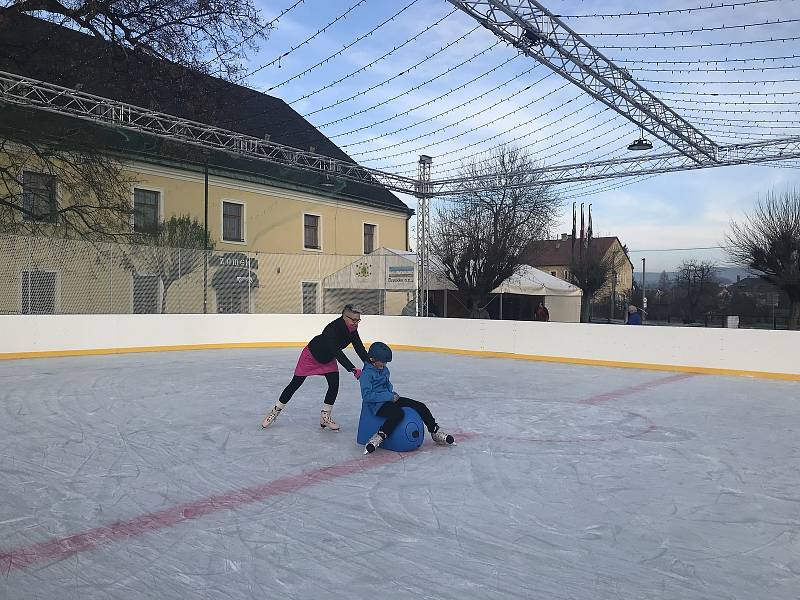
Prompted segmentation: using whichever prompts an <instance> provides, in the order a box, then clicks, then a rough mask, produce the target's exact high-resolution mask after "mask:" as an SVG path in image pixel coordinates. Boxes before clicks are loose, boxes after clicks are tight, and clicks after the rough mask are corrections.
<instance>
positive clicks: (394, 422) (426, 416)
mask: <svg viewBox="0 0 800 600" xmlns="http://www.w3.org/2000/svg"><path fill="white" fill-rule="evenodd" d="M404 406H408V407H409V408H413V409H414V410H415V411H417V412H418V413H419V416H420V417H422V422H423V423H425V427H427V428H428V431H430V432H431V433H433V432H434V431H436V429H438V426H437V425H436V419H434V418H433V415H432V414H431V411H430V410H429V409H428V407H427V406H425V404H423V403H422V402H419V401H417V400H412V399H411V398H403V397H400V398H399V399H398V400H397V402H384V403H383V405H382V406H381V407H380V408H379V409H378V412H377V413H376V414H377V415H378V416H379V417H386V420H385V421H384V422H383V427H381V431H382V432H383V433H385V434H386V435H387V437H388V436H389V435H391V434H392V432H393V431H394V430H395V428H396V427H397V426H398V425H399V424H400V422H401V421H402V420H403V417H404V416H405V413H404V412H403V407H404Z"/></svg>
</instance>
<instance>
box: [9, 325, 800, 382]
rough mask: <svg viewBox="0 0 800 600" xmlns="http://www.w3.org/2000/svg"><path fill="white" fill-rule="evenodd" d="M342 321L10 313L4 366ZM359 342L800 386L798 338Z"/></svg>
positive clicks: (243, 338) (450, 337)
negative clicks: (18, 361)
mask: <svg viewBox="0 0 800 600" xmlns="http://www.w3.org/2000/svg"><path fill="white" fill-rule="evenodd" d="M335 317H336V315H274V314H273V315H196V314H194V315H188V314H184V315H7V316H0V332H2V333H1V334H0V360H3V359H6V360H10V359H28V358H47V357H67V356H86V355H104V354H127V353H139V352H165V351H184V350H223V349H227V350H229V349H237V348H238V349H245V348H301V347H303V346H305V344H306V341H307V340H309V339H311V338H312V337H313V336H314V335H316V334H318V333H319V332H320V331H321V329H322V327H323V326H324V325H325V324H326V323H328V322H329V321H330V320H331V319H333V318H335ZM361 334H362V336H364V338H366V339H370V340H373V341H374V340H377V339H380V340H381V341H384V342H386V343H388V344H390V345H392V346H393V347H394V348H396V349H398V350H413V351H421V352H434V353H442V354H452V355H465V356H476V357H485V358H510V359H516V360H527V361H541V362H551V363H564V364H579V365H589V366H602V367H618V368H628V369H646V370H654V371H670V372H684V373H701V374H711V375H732V376H747V377H758V378H765V379H780V380H787V381H800V361H797V360H796V358H795V357H796V355H797V352H796V348H797V347H798V341H800V332H795V331H762V330H748V329H705V328H686V327H647V326H645V327H626V326H622V325H602V324H579V323H536V322H522V321H486V320H466V319H434V318H425V319H423V318H411V317H386V316H373V315H364V321H363V322H362V326H361ZM628 357H631V358H634V357H635V360H628ZM351 358H352V357H351Z"/></svg>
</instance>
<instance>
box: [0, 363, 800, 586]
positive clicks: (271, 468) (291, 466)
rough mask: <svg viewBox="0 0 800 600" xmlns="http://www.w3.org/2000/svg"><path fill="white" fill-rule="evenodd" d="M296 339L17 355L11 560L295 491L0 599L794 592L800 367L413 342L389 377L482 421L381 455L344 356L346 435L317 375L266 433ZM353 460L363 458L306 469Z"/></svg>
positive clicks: (4, 464) (46, 570)
mask: <svg viewBox="0 0 800 600" xmlns="http://www.w3.org/2000/svg"><path fill="white" fill-rule="evenodd" d="M348 352H349V354H350V355H351V357H353V358H354V357H355V355H354V353H353V352H352V351H348ZM298 353H299V350H295V349H265V350H221V351H196V352H167V353H153V354H129V355H120V356H99V357H74V358H53V359H36V360H23V361H2V362H0V555H3V554H6V555H7V554H8V553H10V552H16V553H19V552H21V551H23V552H24V551H25V549H28V550H29V551H30V549H32V548H34V549H35V548H41V547H42V546H41V544H43V543H46V542H49V541H51V540H58V539H63V538H66V537H68V536H72V535H74V534H80V533H85V532H91V531H92V530H94V529H95V528H98V527H102V526H106V525H110V524H113V523H115V522H118V521H120V522H131V521H132V520H135V519H137V518H140V517H142V515H151V514H154V513H159V511H164V510H166V509H170V508H171V507H176V506H181V505H186V504H192V503H203V502H204V501H207V499H208V498H210V497H213V496H219V495H225V494H231V493H233V492H236V491H238V490H248V489H250V490H252V489H271V488H264V486H266V485H267V484H269V483H270V482H282V481H292V482H294V486H295V487H294V488H293V489H289V490H287V491H281V490H280V486H279V488H276V491H275V492H274V493H272V492H268V493H266V494H265V497H263V498H262V499H260V500H257V501H248V500H247V499H246V498H245V499H244V500H241V501H239V502H234V503H233V504H232V505H231V506H230V507H228V508H220V509H218V510H214V511H212V512H210V513H209V514H206V515H204V516H201V517H199V518H190V519H186V520H182V521H181V522H178V523H176V524H172V525H170V524H168V523H164V524H158V523H156V524H154V525H153V527H152V528H151V529H149V530H147V531H145V532H142V533H140V534H138V535H133V536H128V537H126V536H119V537H118V538H116V539H113V540H110V541H108V543H102V544H99V545H96V546H95V547H92V548H88V549H84V550H82V551H79V552H75V553H72V554H68V553H66V552H64V555H63V556H60V557H57V558H50V559H47V558H45V557H41V558H40V559H39V560H35V561H33V562H32V563H31V564H29V565H27V566H25V567H21V568H13V567H12V568H10V569H9V562H8V560H7V559H6V560H5V565H4V564H2V562H0V598H2V599H3V600H5V599H8V600H31V599H43V600H45V599H51V598H52V599H56V598H58V599H61V598H63V599H75V600H77V599H80V600H85V599H98V600H99V599H130V600H133V599H137V600H138V599H143V598H153V599H156V598H157V599H159V600H173V599H175V600H177V599H194V598H202V599H223V598H224V599H235V600H238V599H251V598H252V599H255V598H258V599H272V598H276V599H277V598H281V599H308V600H312V599H313V600H318V599H320V598H343V599H344V598H346V599H348V600H361V599H365V600H366V599H372V598H382V599H387V600H388V599H389V598H392V599H394V598H430V599H437V600H439V599H459V600H462V599H466V598H470V599H471V598H475V599H479V600H491V599H497V600H501V599H503V600H505V599H509V598H526V599H528V598H535V599H538V598H543V599H548V600H555V599H576V600H603V599H625V600H633V599H647V600H654V599H664V600H666V599H669V600H674V599H687V600H688V599H692V600H694V599H697V600H700V599H704V600H705V599H741V600H754V599H761V598H764V599H769V600H797V599H798V598H799V597H800V442H798V440H799V439H800V437H798V432H800V385H798V384H797V383H792V382H782V381H769V380H757V379H749V378H734V377H716V376H704V375H696V376H685V377H680V376H677V377H676V376H675V375H674V374H671V373H665V372H656V371H640V370H624V369H611V368H603V367H586V366H575V365H563V364H551V363H537V362H526V361H514V360H506V359H489V358H475V357H463V356H452V355H444V354H426V353H414V352H396V353H395V361H394V362H393V363H392V379H393V381H394V384H395V386H396V388H397V390H398V391H399V392H400V393H402V394H403V395H406V396H410V397H412V398H416V399H418V400H423V401H425V402H426V403H428V405H429V406H430V408H431V409H432V410H433V413H434V415H435V416H436V417H437V419H438V420H439V422H440V423H441V424H442V426H443V427H444V428H446V429H448V430H451V431H453V432H456V437H457V439H458V438H459V435H458V433H459V432H463V433H470V432H471V433H475V434H476V435H474V436H472V437H464V436H463V435H462V436H461V439H459V443H458V445H457V446H455V447H447V448H440V447H436V446H433V445H432V443H431V442H430V440H429V439H428V440H426V442H425V445H424V446H423V448H422V449H421V450H419V451H416V452H411V453H405V454H402V455H401V457H400V458H399V460H395V461H392V462H385V463H380V460H381V456H384V457H385V453H386V451H384V450H378V451H377V452H376V453H375V454H373V455H369V456H363V455H362V454H361V452H362V448H361V447H359V446H357V445H356V443H355V431H356V426H357V419H358V413H359V409H360V399H359V396H358V388H357V382H356V381H355V380H354V379H353V378H352V377H351V376H350V375H349V374H346V373H342V383H341V389H340V393H339V400H338V401H337V404H336V408H335V410H334V417H335V418H336V420H337V421H338V422H339V423H340V424H341V426H342V431H341V432H340V433H333V432H330V431H323V430H321V429H320V428H319V426H318V418H319V408H320V404H321V401H322V396H323V395H324V390H325V382H324V380H323V379H322V378H318V377H317V378H311V379H309V381H307V382H306V384H305V385H304V386H303V387H302V388H301V389H300V391H299V392H298V393H297V394H296V395H295V397H294V399H293V400H292V402H291V404H290V405H289V406H288V408H287V409H286V410H285V411H284V413H283V414H282V415H281V417H280V418H279V420H278V421H277V422H276V424H275V425H274V427H273V428H270V429H269V430H266V431H262V430H261V429H260V427H259V423H260V420H261V419H262V417H263V416H264V413H265V412H266V411H267V410H268V408H269V407H270V406H271V404H272V402H273V401H274V400H275V398H276V397H277V395H278V394H279V393H280V390H281V389H282V388H283V386H284V385H285V384H286V383H287V382H288V380H289V378H290V377H291V372H292V369H293V367H294V364H295V362H296V359H297V356H298ZM348 461H365V468H364V469H363V470H361V471H360V472H353V473H350V474H340V475H337V474H335V473H334V474H333V475H331V476H330V477H329V478H328V479H326V480H322V481H318V480H313V479H311V478H309V479H304V478H303V477H300V478H298V477H294V478H293V479H291V478H292V477H293V476H298V475H301V474H303V473H320V472H322V471H321V469H323V468H324V467H326V466H336V465H341V464H352V462H348ZM370 461H372V463H374V464H372V463H370ZM357 464H359V465H360V464H361V463H357ZM371 465H372V466H371ZM37 544H40V546H36V545H37Z"/></svg>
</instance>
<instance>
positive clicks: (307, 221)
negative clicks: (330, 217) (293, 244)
mask: <svg viewBox="0 0 800 600" xmlns="http://www.w3.org/2000/svg"><path fill="white" fill-rule="evenodd" d="M303 247H304V248H309V249H311V250H319V249H320V243H319V217H318V216H317V215H303Z"/></svg>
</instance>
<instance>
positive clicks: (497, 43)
mask: <svg viewBox="0 0 800 600" xmlns="http://www.w3.org/2000/svg"><path fill="white" fill-rule="evenodd" d="M499 45H500V42H496V43H494V44H493V45H491V46H489V47H488V48H485V49H483V50H481V51H480V52H478V53H476V54H473V55H472V56H471V57H469V58H468V59H466V60H464V61H462V62H460V63H458V64H457V65H455V66H453V67H450V68H449V69H447V71H445V72H444V73H439V74H438V75H436V76H435V77H431V78H430V79H427V80H425V81H423V82H422V83H420V84H418V85H415V86H414V87H412V88H410V89H408V90H406V91H405V92H402V93H400V94H397V95H396V96H392V97H391V98H387V99H386V100H384V101H382V102H379V103H378V104H375V105H373V106H370V107H367V108H365V109H362V110H359V111H357V112H354V113H352V114H350V115H347V116H345V117H340V118H338V119H335V120H333V121H329V122H327V123H323V124H322V125H320V126H319V127H330V126H331V125H335V124H336V123H342V122H344V121H347V120H350V119H352V118H354V117H356V116H358V115H363V114H364V113H366V112H369V111H371V110H374V109H376V108H378V107H379V106H384V105H385V104H388V103H389V102H394V101H395V100H397V99H398V98H402V97H403V96H407V95H408V94H410V93H411V92H414V91H416V90H418V89H420V88H422V87H424V86H426V85H428V84H429V83H433V82H434V81H436V80H437V79H441V78H442V77H444V76H445V75H447V74H449V73H452V72H453V71H455V70H456V69H458V68H460V67H463V66H464V65H466V64H469V63H470V62H472V61H473V60H475V59H476V58H478V57H479V56H482V55H484V54H486V53H487V52H489V51H490V50H492V49H493V48H495V47H497V46H499ZM315 112H318V111H315Z"/></svg>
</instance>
